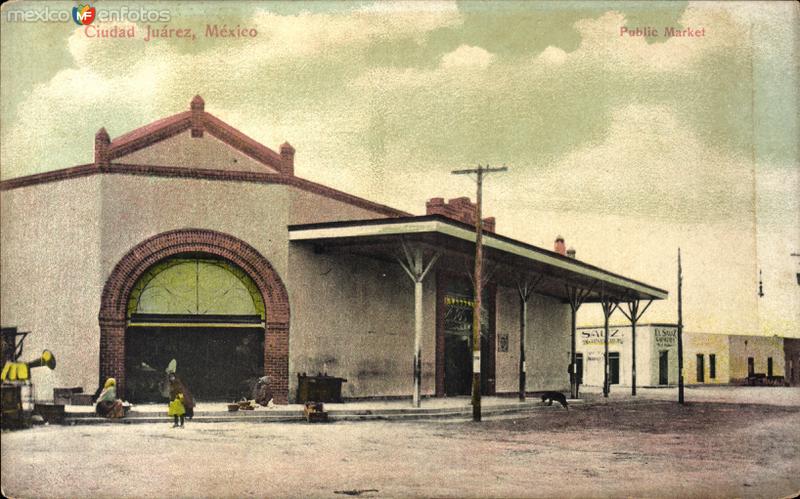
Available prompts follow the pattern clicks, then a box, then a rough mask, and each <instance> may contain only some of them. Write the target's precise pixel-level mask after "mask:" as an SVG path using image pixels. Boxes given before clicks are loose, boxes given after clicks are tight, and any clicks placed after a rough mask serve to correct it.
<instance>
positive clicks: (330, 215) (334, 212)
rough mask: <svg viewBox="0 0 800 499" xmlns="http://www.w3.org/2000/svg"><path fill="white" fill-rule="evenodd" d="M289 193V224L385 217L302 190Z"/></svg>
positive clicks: (293, 190)
mask: <svg viewBox="0 0 800 499" xmlns="http://www.w3.org/2000/svg"><path fill="white" fill-rule="evenodd" d="M290 192H291V194H290V196H291V203H292V209H291V211H290V212H289V224H309V223H322V222H331V221H337V220H366V219H372V218H386V215H381V214H380V213H375V212H374V211H370V210H366V209H364V208H359V207H357V206H353V205H351V204H347V203H343V202H341V201H337V200H335V199H331V198H328V197H325V196H321V195H319V194H314V193H312V192H308V191H304V190H302V189H298V188H293V189H291V191H290Z"/></svg>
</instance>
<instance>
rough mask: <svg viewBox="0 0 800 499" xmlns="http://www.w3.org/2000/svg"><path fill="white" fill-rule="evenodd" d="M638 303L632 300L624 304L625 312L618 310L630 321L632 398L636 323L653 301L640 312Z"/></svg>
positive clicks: (636, 299)
mask: <svg viewBox="0 0 800 499" xmlns="http://www.w3.org/2000/svg"><path fill="white" fill-rule="evenodd" d="M639 303H640V300H639V299H638V298H632V299H630V300H628V301H627V302H625V304H626V305H627V306H628V311H627V312H626V311H625V310H624V309H623V308H622V307H620V309H619V311H620V312H622V315H624V316H625V317H626V318H627V319H628V320H629V321H631V361H632V366H631V395H632V396H634V397H635V396H636V323H637V322H638V321H639V319H641V318H642V316H643V315H644V313H645V312H646V311H647V308H648V307H650V304H651V303H653V300H649V301H648V302H647V305H645V306H644V308H643V309H642V310H641V311H640V310H639Z"/></svg>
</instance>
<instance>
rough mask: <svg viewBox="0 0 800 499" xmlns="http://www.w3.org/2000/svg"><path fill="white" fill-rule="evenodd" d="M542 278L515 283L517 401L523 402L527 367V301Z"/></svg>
mask: <svg viewBox="0 0 800 499" xmlns="http://www.w3.org/2000/svg"><path fill="white" fill-rule="evenodd" d="M542 277H543V276H541V275H540V276H537V277H535V278H533V279H531V280H527V279H526V280H525V281H523V282H519V283H517V291H519V399H520V401H524V400H525V392H526V387H525V384H526V378H527V365H526V364H525V336H526V334H527V331H528V299H530V297H531V295H532V294H533V291H534V290H535V289H536V286H538V285H539V282H541V280H542Z"/></svg>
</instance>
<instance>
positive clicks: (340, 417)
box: [64, 400, 584, 425]
mask: <svg viewBox="0 0 800 499" xmlns="http://www.w3.org/2000/svg"><path fill="white" fill-rule="evenodd" d="M583 403H584V402H583V400H570V404H571V405H572V404H575V405H583ZM540 410H563V409H562V408H561V406H558V405H553V406H547V405H542V404H541V403H539V402H536V403H533V402H532V403H521V404H513V405H511V404H510V405H506V406H496V407H484V408H483V410H482V415H483V416H487V417H491V416H502V415H508V414H525V413H530V412H536V411H540ZM165 412H166V411H165ZM471 416H472V408H471V407H456V408H431V409H421V408H408V409H344V410H342V409H338V410H330V411H328V420H329V421H425V420H443V419H464V418H470V417H471ZM170 421H172V418H171V417H169V416H167V415H166V414H163V415H158V414H156V413H149V414H148V413H140V414H136V412H135V411H131V412H130V413H129V414H128V416H126V417H125V418H122V419H107V418H101V417H98V416H97V415H95V414H93V413H69V412H68V413H67V414H66V417H65V418H64V424H65V425H92V424H144V423H167V422H170ZM191 421H192V422H194V423H232V422H240V423H289V422H301V421H305V417H304V416H303V412H302V411H301V410H296V411H295V410H292V411H286V410H278V411H269V412H267V411H257V412H256V411H246V412H234V413H230V412H223V411H203V412H199V413H195V416H194V417H193V418H192V419H191Z"/></svg>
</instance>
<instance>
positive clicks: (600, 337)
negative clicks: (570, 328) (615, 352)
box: [581, 329, 622, 345]
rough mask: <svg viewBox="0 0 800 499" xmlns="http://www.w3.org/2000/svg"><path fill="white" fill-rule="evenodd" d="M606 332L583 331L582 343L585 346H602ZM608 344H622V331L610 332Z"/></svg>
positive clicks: (598, 330) (611, 330)
mask: <svg viewBox="0 0 800 499" xmlns="http://www.w3.org/2000/svg"><path fill="white" fill-rule="evenodd" d="M605 336H606V332H605V330H603V329H590V330H588V331H581V342H582V343H583V344H584V345H602V344H603V342H604V341H605ZM608 343H609V345H621V344H622V331H620V330H619V329H609V330H608Z"/></svg>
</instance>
